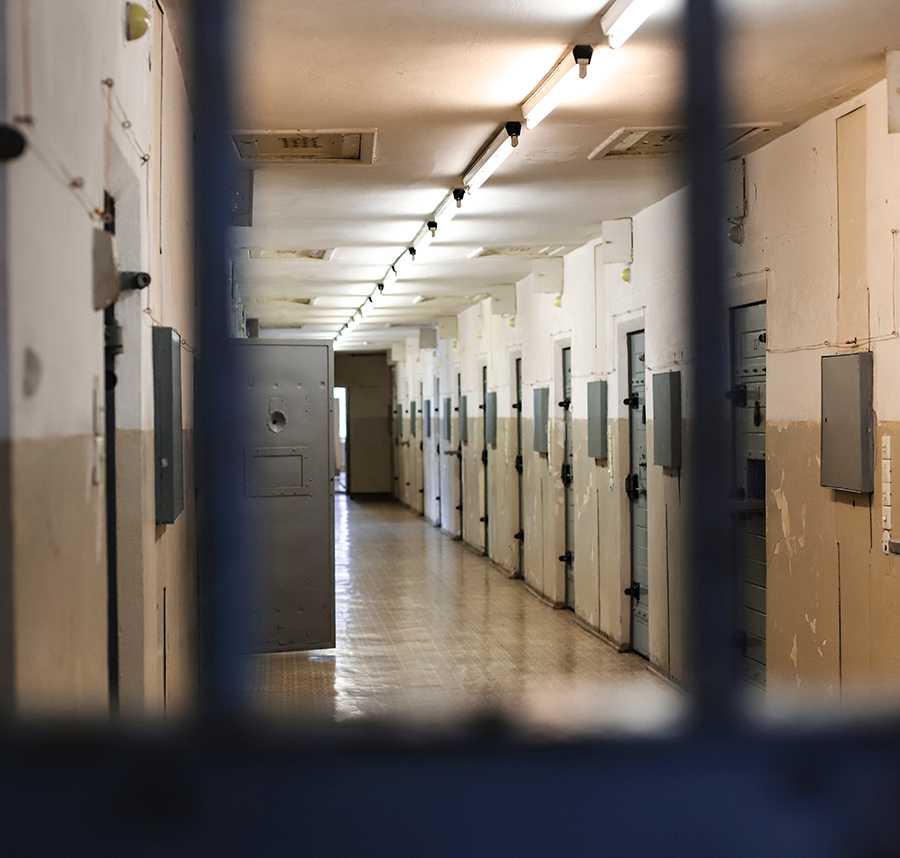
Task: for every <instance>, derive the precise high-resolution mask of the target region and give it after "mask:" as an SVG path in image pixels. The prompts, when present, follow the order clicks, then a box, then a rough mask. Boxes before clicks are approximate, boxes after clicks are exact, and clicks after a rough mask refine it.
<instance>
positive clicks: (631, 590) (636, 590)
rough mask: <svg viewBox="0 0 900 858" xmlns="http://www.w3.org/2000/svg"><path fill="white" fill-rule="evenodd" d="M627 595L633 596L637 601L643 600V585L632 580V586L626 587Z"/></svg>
mask: <svg viewBox="0 0 900 858" xmlns="http://www.w3.org/2000/svg"><path fill="white" fill-rule="evenodd" d="M625 595H626V596H631V598H632V599H634V601H635V602H640V601H641V585H640V584H638V583H637V582H636V581H632V582H631V586H630V587H626V588H625Z"/></svg>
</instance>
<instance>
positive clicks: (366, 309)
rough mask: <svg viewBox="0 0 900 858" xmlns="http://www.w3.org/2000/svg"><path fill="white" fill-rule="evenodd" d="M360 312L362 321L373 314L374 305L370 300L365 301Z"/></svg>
mask: <svg viewBox="0 0 900 858" xmlns="http://www.w3.org/2000/svg"><path fill="white" fill-rule="evenodd" d="M361 312H362V317H363V318H364V319H368V318H369V316H371V315H372V313H374V312H375V304H374V303H373V302H372V299H371V298H367V299H366V303H365V304H363V305H362V310H361Z"/></svg>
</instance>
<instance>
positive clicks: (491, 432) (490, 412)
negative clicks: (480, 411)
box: [484, 391, 497, 450]
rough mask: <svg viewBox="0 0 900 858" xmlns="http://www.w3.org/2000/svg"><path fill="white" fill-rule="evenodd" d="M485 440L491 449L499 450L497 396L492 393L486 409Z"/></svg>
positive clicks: (488, 396) (488, 398)
mask: <svg viewBox="0 0 900 858" xmlns="http://www.w3.org/2000/svg"><path fill="white" fill-rule="evenodd" d="M484 412H485V413H484V420H485V424H484V439H485V441H486V442H487V443H488V444H490V445H491V448H492V449H494V450H496V449H497V394H496V392H493V391H492V392H491V393H489V394H488V395H487V401H486V403H485V409H484Z"/></svg>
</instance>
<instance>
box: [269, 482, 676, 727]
mask: <svg viewBox="0 0 900 858" xmlns="http://www.w3.org/2000/svg"><path fill="white" fill-rule="evenodd" d="M335 504H336V516H335V520H336V567H335V568H336V590H337V593H336V596H337V646H336V648H335V649H334V650H327V651H326V650H322V651H317V652H309V653H304V652H294V653H282V654H271V655H260V656H257V657H255V659H254V666H255V671H254V680H255V688H254V692H255V697H256V698H257V699H258V700H259V701H260V702H261V703H262V705H263V706H264V707H265V708H266V709H267V710H273V711H275V712H277V713H279V714H296V713H304V712H307V711H313V712H315V713H317V714H324V715H328V716H332V715H333V716H334V717H335V718H337V719H338V720H344V719H347V718H351V717H354V716H363V715H367V716H373V715H375V716H380V715H390V714H401V713H402V714H404V715H409V714H410V710H411V709H412V710H415V711H417V712H418V713H419V714H427V715H429V716H432V715H434V714H436V713H437V712H439V711H440V712H444V713H446V712H448V711H449V712H453V713H461V712H466V711H469V710H471V709H474V708H479V707H484V706H491V707H498V708H503V709H504V710H505V711H507V712H509V713H510V714H513V715H515V716H517V717H519V718H520V719H525V720H526V721H527V722H529V723H530V724H532V725H534V724H541V725H545V726H549V727H552V728H553V729H558V728H560V727H564V726H565V725H567V724H570V725H571V726H573V727H576V726H585V723H587V724H594V723H597V721H598V719H604V718H607V717H618V716H619V715H620V714H622V707H623V706H629V707H630V705H631V704H632V703H635V702H638V701H643V702H644V703H646V702H647V699H648V697H650V698H652V699H653V701H654V704H660V705H652V706H643V705H642V706H641V707H640V708H641V709H642V710H643V711H642V712H641V717H642V718H644V719H646V718H647V717H648V716H649V717H651V718H653V719H654V722H655V721H656V719H657V718H658V716H660V715H668V714H671V712H672V706H671V705H665V704H671V703H673V702H674V700H675V699H676V693H675V692H674V691H673V690H672V689H670V688H669V687H668V686H667V685H666V684H665V683H664V682H663V681H662V680H660V679H659V678H657V677H656V676H655V675H654V674H653V673H651V672H650V671H649V670H648V669H647V663H646V662H645V661H644V660H643V659H641V658H639V657H638V656H636V655H633V654H630V653H618V652H616V651H615V650H614V649H613V648H612V647H611V646H609V645H608V644H606V643H605V642H603V641H602V640H600V639H598V638H597V637H595V636H594V635H592V634H590V633H588V632H586V631H585V630H584V629H582V628H581V627H579V626H578V625H577V624H576V622H575V621H574V615H573V614H572V613H570V612H568V611H558V610H554V609H552V608H550V607H548V606H547V605H545V604H543V603H542V602H541V601H539V600H538V599H536V598H535V597H533V596H532V595H530V594H529V593H528V591H527V589H526V588H525V586H524V585H523V583H522V582H521V581H516V580H511V579H509V578H507V577H506V576H505V575H504V574H503V573H502V572H501V571H499V570H498V569H497V568H496V567H495V566H493V564H491V563H490V562H489V561H488V560H486V559H485V558H484V557H481V556H479V555H477V554H476V553H474V552H473V551H472V550H471V549H469V548H466V547H465V546H464V545H463V543H461V542H458V541H454V540H452V539H451V538H450V537H448V536H447V535H445V534H442V533H441V532H440V531H439V530H438V529H436V528H434V527H432V526H430V525H429V524H428V523H427V522H425V520H424V519H422V518H421V517H418V516H416V515H414V514H413V513H411V512H410V511H409V510H407V509H406V508H405V507H403V506H402V505H401V504H399V503H392V502H389V501H358V500H351V499H349V498H348V497H347V496H346V495H338V496H337V497H336V499H335ZM598 701H599V702H601V703H602V705H599V706H598Z"/></svg>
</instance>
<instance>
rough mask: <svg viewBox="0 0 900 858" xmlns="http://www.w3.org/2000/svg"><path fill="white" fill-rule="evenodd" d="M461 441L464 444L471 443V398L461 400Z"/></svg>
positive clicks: (466, 397)
mask: <svg viewBox="0 0 900 858" xmlns="http://www.w3.org/2000/svg"><path fill="white" fill-rule="evenodd" d="M459 440H460V441H461V442H462V443H463V444H468V443H469V397H468V396H463V397H462V398H461V399H460V400H459Z"/></svg>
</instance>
